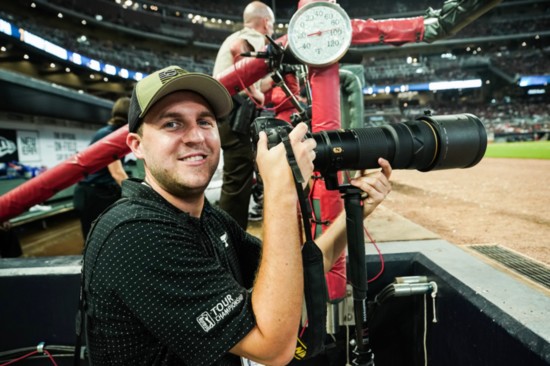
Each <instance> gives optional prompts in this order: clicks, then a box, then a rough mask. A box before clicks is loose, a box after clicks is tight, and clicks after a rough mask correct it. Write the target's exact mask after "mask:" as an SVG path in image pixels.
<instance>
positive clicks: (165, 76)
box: [159, 69, 186, 85]
mask: <svg viewBox="0 0 550 366" xmlns="http://www.w3.org/2000/svg"><path fill="white" fill-rule="evenodd" d="M183 74H186V72H185V71H183V70H182V69H170V70H165V71H161V72H159V78H160V82H161V83H162V84H163V85H164V84H166V83H167V82H169V81H170V80H172V79H173V78H175V77H178V76H180V75H183Z"/></svg>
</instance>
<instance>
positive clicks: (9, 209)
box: [0, 126, 130, 222]
mask: <svg viewBox="0 0 550 366" xmlns="http://www.w3.org/2000/svg"><path fill="white" fill-rule="evenodd" d="M126 135H128V127H127V126H123V127H120V128H119V129H118V130H116V131H115V132H113V133H111V134H109V135H108V136H106V137H105V138H104V139H101V140H99V141H97V142H96V143H94V144H93V145H91V146H89V147H88V148H87V149H86V150H84V151H82V152H79V153H78V154H76V155H74V156H72V157H70V158H69V159H67V160H65V161H64V162H62V163H60V164H58V165H56V166H55V167H53V168H51V169H48V170H46V171H45V172H44V173H42V174H40V175H38V176H36V177H34V178H32V179H30V180H29V181H27V182H25V183H23V184H21V185H20V186H18V187H16V188H14V189H12V190H11V191H9V192H8V193H6V194H4V195H2V196H0V222H4V221H6V220H9V219H11V218H12V217H15V216H17V215H19V214H21V213H23V212H25V211H26V210H28V209H29V208H31V207H32V206H34V205H36V204H38V203H41V202H44V201H45V200H47V199H48V198H50V197H52V196H53V195H54V194H56V193H57V192H59V191H61V190H62V189H64V188H67V187H69V186H71V185H73V184H75V183H76V182H78V181H80V180H81V179H82V178H84V177H85V176H86V175H87V174H90V173H94V172H96V171H98V170H99V169H101V168H103V167H105V166H107V165H109V164H110V163H112V162H113V161H114V160H116V159H119V158H122V157H123V156H125V155H126V154H128V153H129V152H130V148H129V147H128V146H127V145H126Z"/></svg>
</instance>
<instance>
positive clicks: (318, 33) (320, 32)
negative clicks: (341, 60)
mask: <svg viewBox="0 0 550 366" xmlns="http://www.w3.org/2000/svg"><path fill="white" fill-rule="evenodd" d="M334 29H338V28H330V29H326V30H318V31H317V32H313V33H310V34H308V35H307V36H308V37H311V36H320V35H321V34H323V33H325V32H330V31H331V30H334Z"/></svg>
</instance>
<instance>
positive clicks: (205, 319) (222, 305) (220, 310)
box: [197, 294, 244, 333]
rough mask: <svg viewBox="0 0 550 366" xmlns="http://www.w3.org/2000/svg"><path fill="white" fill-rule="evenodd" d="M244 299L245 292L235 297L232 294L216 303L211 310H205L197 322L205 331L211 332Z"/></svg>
mask: <svg viewBox="0 0 550 366" xmlns="http://www.w3.org/2000/svg"><path fill="white" fill-rule="evenodd" d="M243 299H244V296H243V294H239V296H237V298H235V299H234V298H233V296H231V295H230V294H227V295H225V297H224V298H223V299H222V300H221V301H220V302H218V303H217V304H216V305H214V306H213V307H212V308H211V309H210V310H208V311H205V312H203V313H202V314H201V315H199V316H198V318H197V322H198V323H199V325H200V326H201V327H202V329H203V330H204V331H205V332H207V333H208V332H209V331H210V330H211V329H212V328H214V327H215V326H216V324H218V323H219V322H220V321H222V320H223V319H224V318H225V317H226V316H227V315H229V313H231V311H232V310H233V309H235V308H236V307H237V305H239V304H240V303H241V302H242V301H243Z"/></svg>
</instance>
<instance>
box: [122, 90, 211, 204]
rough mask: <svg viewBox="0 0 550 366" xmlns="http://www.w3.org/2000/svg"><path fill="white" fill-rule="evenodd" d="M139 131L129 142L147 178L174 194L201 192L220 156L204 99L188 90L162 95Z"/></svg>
mask: <svg viewBox="0 0 550 366" xmlns="http://www.w3.org/2000/svg"><path fill="white" fill-rule="evenodd" d="M141 131H142V132H141V136H138V135H137V134H134V136H133V137H132V140H133V142H130V143H129V145H130V147H131V148H132V150H133V151H134V154H135V155H136V157H138V158H140V159H143V160H144V166H145V170H146V177H147V180H148V181H149V182H150V183H154V184H155V185H158V187H160V188H161V189H163V190H165V191H167V192H168V193H170V194H172V195H174V196H176V197H180V198H185V197H191V196H197V195H202V194H203V192H204V190H205V189H206V187H207V185H208V183H209V182H210V179H211V178H212V175H213V174H214V171H215V170H216V168H217V166H218V162H219V158H220V136H219V133H218V126H217V124H216V118H215V117H214V114H213V112H212V109H211V108H210V106H209V105H208V103H207V102H206V101H205V100H204V98H202V97H201V96H200V95H198V94H196V93H194V92H190V91H177V92H174V93H171V94H169V95H167V96H165V97H164V98H162V99H161V100H160V101H158V102H157V103H156V104H155V105H153V107H152V108H151V109H150V110H149V111H148V112H147V115H146V116H145V118H144V120H143V125H142V127H141Z"/></svg>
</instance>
